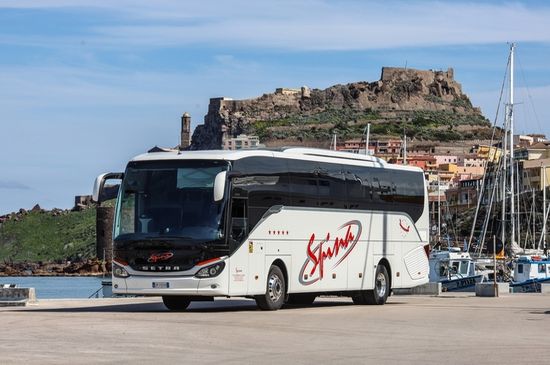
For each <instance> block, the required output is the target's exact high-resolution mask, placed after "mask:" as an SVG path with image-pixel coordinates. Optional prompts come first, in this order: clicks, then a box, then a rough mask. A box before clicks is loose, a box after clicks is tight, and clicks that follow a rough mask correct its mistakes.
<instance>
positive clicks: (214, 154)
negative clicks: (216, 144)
mask: <svg viewBox="0 0 550 365" xmlns="http://www.w3.org/2000/svg"><path fill="white" fill-rule="evenodd" d="M255 156H264V157H275V158H295V159H306V160H310V161H322V162H332V163H342V164H352V165H368V166H373V167H386V168H394V169H400V170H409V171H422V169H420V168H418V167H413V166H404V165H395V164H388V163H387V162H386V161H384V160H383V159H381V158H378V157H374V156H369V155H361V154H357V153H351V152H341V151H333V150H325V149H320V148H306V147H282V148H273V149H270V148H259V149H243V150H201V151H179V150H165V151H160V152H149V153H144V154H141V155H138V156H136V157H134V158H133V159H132V160H131V161H165V160H226V161H235V160H239V159H241V158H245V157H255Z"/></svg>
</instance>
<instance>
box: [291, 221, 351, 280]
mask: <svg viewBox="0 0 550 365" xmlns="http://www.w3.org/2000/svg"><path fill="white" fill-rule="evenodd" d="M361 231H362V227H361V223H360V222H359V221H358V220H352V221H349V222H347V223H344V224H343V225H341V226H340V227H339V228H338V231H337V232H336V234H335V236H336V237H335V238H334V241H333V242H332V243H331V242H330V240H331V238H330V232H329V233H327V235H326V238H325V239H323V240H321V241H319V242H318V243H317V244H316V243H315V233H313V234H311V237H310V239H309V243H308V245H307V259H306V261H305V262H304V265H303V266H302V269H301V270H300V277H299V278H298V280H299V281H300V283H301V284H302V285H311V284H313V283H315V282H317V281H320V280H323V276H324V269H325V261H327V260H330V261H336V262H335V263H334V264H333V265H332V267H331V268H332V269H334V268H336V267H337V266H338V265H340V264H341V263H342V261H344V260H345V259H346V257H348V255H349V254H350V253H351V251H353V248H354V247H355V245H356V244H357V242H358V241H359V237H360V236H361ZM342 234H343V236H342Z"/></svg>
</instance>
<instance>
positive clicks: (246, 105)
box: [190, 67, 491, 149]
mask: <svg viewBox="0 0 550 365" xmlns="http://www.w3.org/2000/svg"><path fill="white" fill-rule="evenodd" d="M204 121H205V123H204V124H203V125H199V126H197V128H196V129H195V132H194V134H193V137H192V143H191V146H190V148H191V149H213V148H220V146H221V145H222V140H223V138H227V137H231V136H233V137H234V136H237V135H239V134H252V135H258V136H259V137H260V140H261V142H262V143H264V144H266V145H267V146H276V145H280V144H293V143H296V142H297V143H301V144H305V145H310V146H327V145H328V143H329V141H330V139H331V136H332V134H333V133H337V134H338V138H339V139H342V138H343V139H348V138H357V137H360V136H361V135H362V133H363V131H364V128H365V126H366V125H367V123H371V135H372V137H373V138H381V137H392V136H401V135H402V134H403V133H404V132H405V133H406V134H407V136H409V137H412V138H413V139H416V140H429V141H444V142H445V141H456V140H464V139H487V138H489V137H490V135H491V125H490V123H489V121H488V120H487V119H486V118H485V117H484V116H483V115H482V114H481V110H480V109H479V108H476V107H473V106H472V103H471V102H470V99H469V98H468V96H467V95H466V94H464V93H463V91H462V87H461V85H460V84H459V83H458V82H457V81H456V80H455V79H454V72H453V70H452V69H448V70H447V71H432V70H430V71H425V70H414V69H405V68H392V67H384V68H383V69H382V75H381V78H380V80H378V81H375V82H364V81H362V82H354V83H351V84H346V85H334V86H331V87H329V88H327V89H324V90H320V89H309V88H308V87H302V88H300V89H285V88H280V89H277V90H276V91H275V93H272V94H264V95H262V96H260V97H258V98H255V99H248V100H232V99H229V98H213V99H210V105H209V108H208V114H207V115H206V116H205V118H204Z"/></svg>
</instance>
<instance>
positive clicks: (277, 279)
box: [255, 265, 286, 311]
mask: <svg viewBox="0 0 550 365" xmlns="http://www.w3.org/2000/svg"><path fill="white" fill-rule="evenodd" d="M285 295H286V283H285V277H284V275H283V272H282V271H281V269H280V268H279V267H278V266H276V265H271V267H270V268H269V274H268V275H267V284H266V290H265V294H264V295H258V296H256V297H255V299H256V304H257V305H258V307H260V309H262V310H266V311H273V310H277V309H280V308H281V307H282V306H283V304H284V303H285Z"/></svg>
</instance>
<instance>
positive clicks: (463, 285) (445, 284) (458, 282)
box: [441, 275, 483, 292]
mask: <svg viewBox="0 0 550 365" xmlns="http://www.w3.org/2000/svg"><path fill="white" fill-rule="evenodd" d="M482 278H483V275H475V276H468V277H464V278H456V279H448V280H442V281H441V290H442V291H454V292H470V291H472V292H473V291H475V287H476V284H477V283H480V282H481V280H482Z"/></svg>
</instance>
